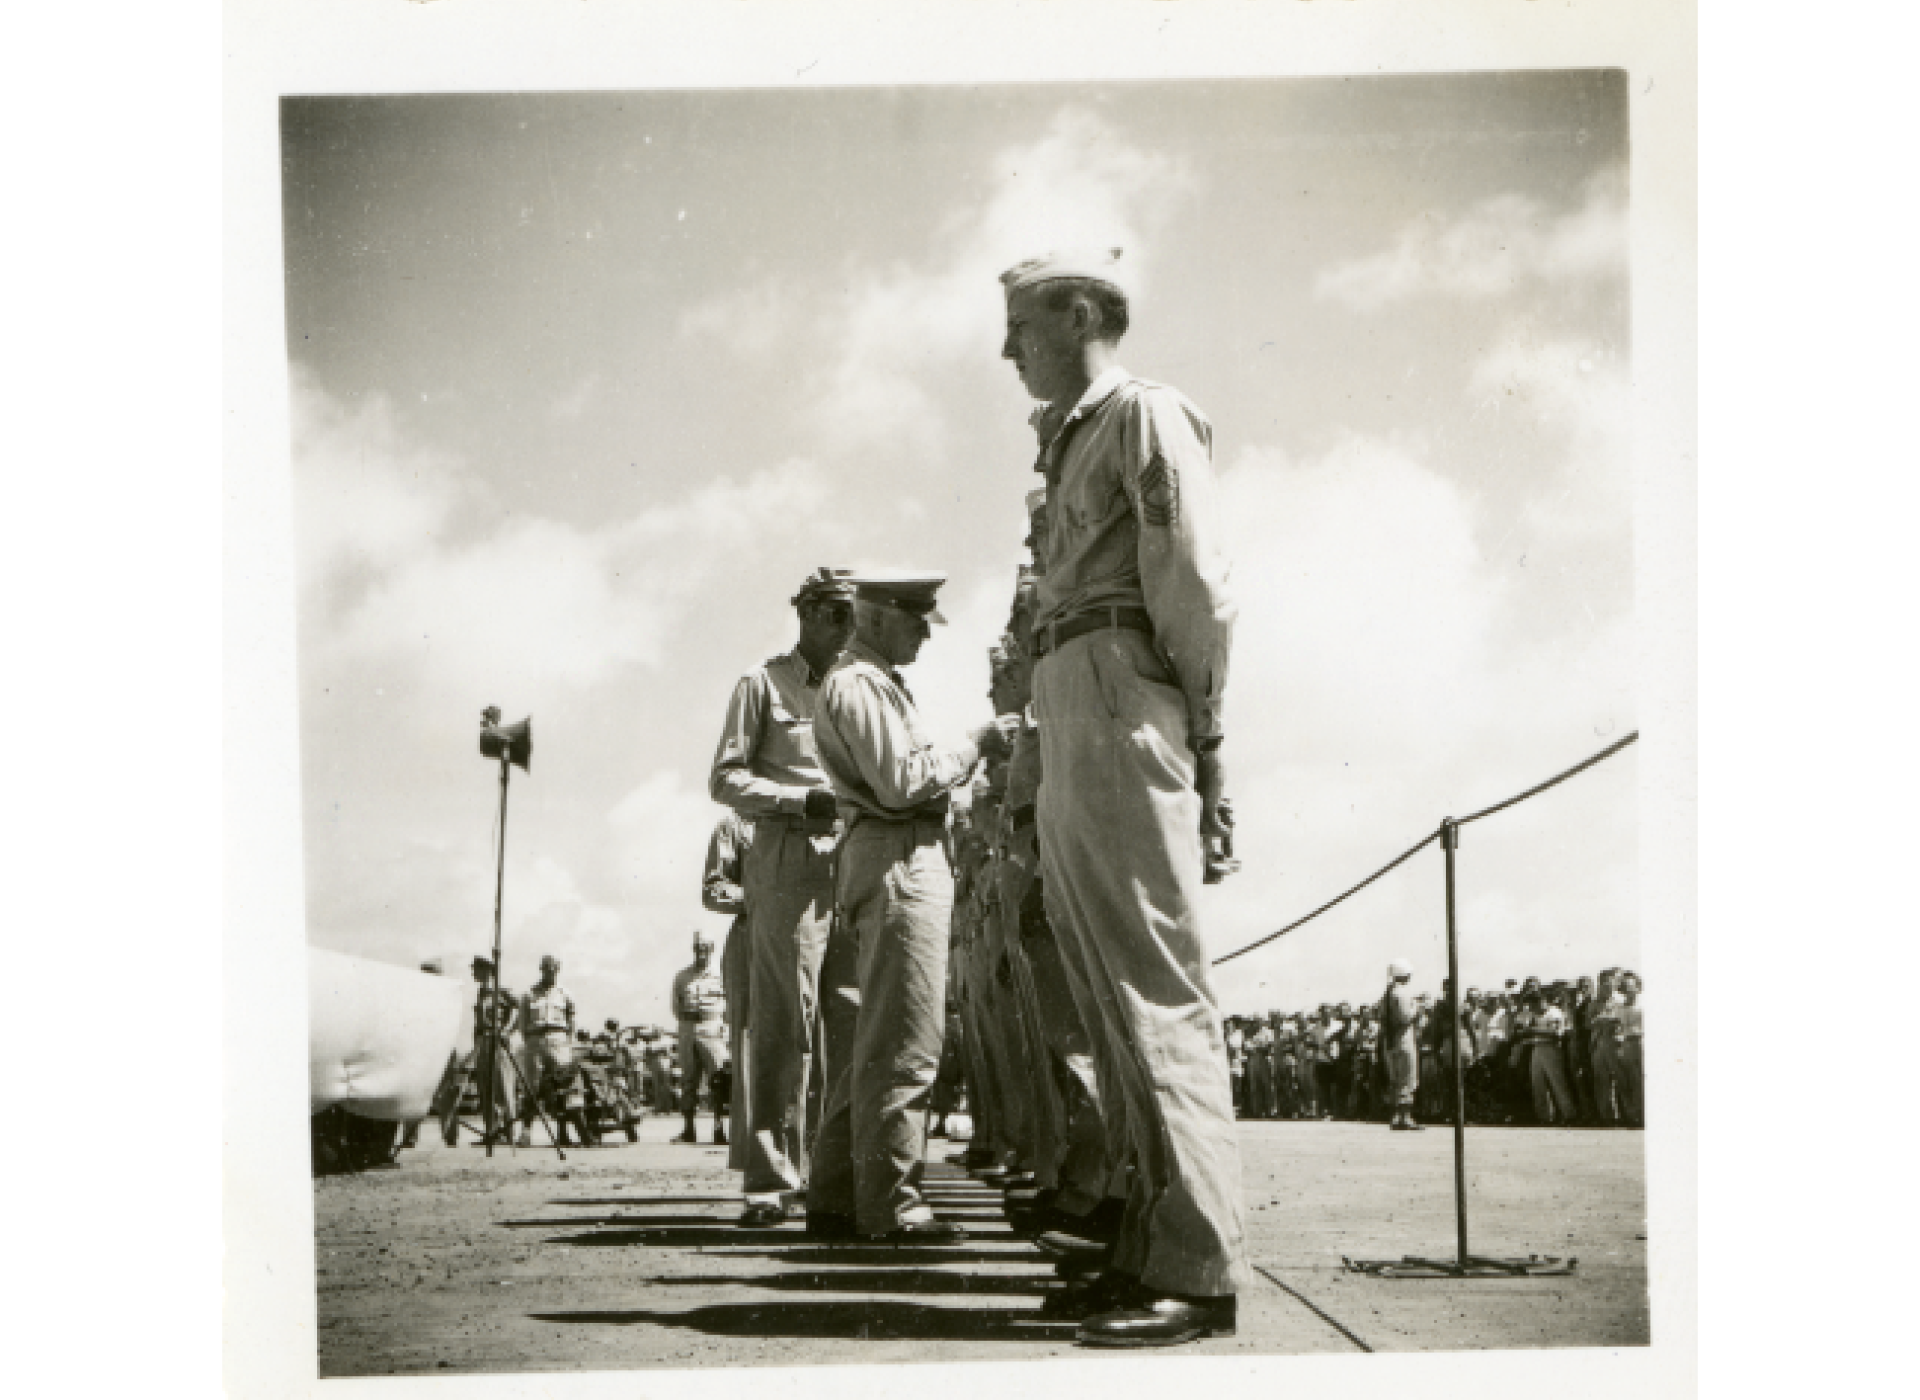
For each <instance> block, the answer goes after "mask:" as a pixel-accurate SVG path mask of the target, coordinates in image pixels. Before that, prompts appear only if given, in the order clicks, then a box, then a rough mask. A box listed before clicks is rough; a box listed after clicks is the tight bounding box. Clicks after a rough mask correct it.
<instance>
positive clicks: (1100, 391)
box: [1060, 365, 1133, 428]
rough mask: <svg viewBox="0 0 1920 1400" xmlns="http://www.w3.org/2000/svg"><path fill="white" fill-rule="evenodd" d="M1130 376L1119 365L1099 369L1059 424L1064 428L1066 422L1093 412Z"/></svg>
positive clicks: (1130, 376)
mask: <svg viewBox="0 0 1920 1400" xmlns="http://www.w3.org/2000/svg"><path fill="white" fill-rule="evenodd" d="M1131 378H1133V376H1132V375H1130V374H1128V373H1127V372H1126V371H1125V370H1124V369H1122V368H1120V366H1119V365H1108V366H1107V367H1106V368H1105V369H1103V370H1101V371H1100V373H1099V375H1098V376H1097V377H1096V378H1095V379H1094V381H1093V383H1091V384H1089V385H1087V392H1086V393H1084V394H1082V395H1081V396H1080V402H1078V403H1076V404H1075V405H1074V406H1073V409H1072V411H1071V412H1069V413H1068V414H1067V416H1066V417H1065V418H1064V419H1062V420H1061V423H1060V426H1061V427H1063V428H1064V427H1065V426H1066V425H1067V424H1068V423H1072V422H1076V421H1077V420H1079V419H1082V418H1085V417H1086V416H1087V415H1088V414H1090V413H1092V412H1094V411H1095V410H1096V409H1098V408H1099V407H1100V405H1101V404H1103V403H1105V402H1106V401H1107V400H1108V399H1110V398H1112V397H1113V391H1114V390H1115V389H1118V388H1119V387H1120V386H1121V385H1122V384H1125V383H1126V382H1127V381H1128V380H1129V379H1131Z"/></svg>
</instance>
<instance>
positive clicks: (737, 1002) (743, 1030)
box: [700, 811, 753, 1172]
mask: <svg viewBox="0 0 1920 1400" xmlns="http://www.w3.org/2000/svg"><path fill="white" fill-rule="evenodd" d="M752 845H753V825H752V823H750V822H748V821H747V819H746V818H744V817H742V816H741V815H740V814H739V813H738V812H733V811H729V812H728V813H727V814H726V815H725V816H723V817H721V818H720V820H719V821H718V822H716V823H714V827H713V835H712V836H710V837H709V838H708V839H707V867H706V872H705V875H704V877H703V878H702V879H701V882H700V902H701V904H703V905H705V906H706V908H707V910H708V911H709V912H710V913H714V914H731V915H733V927H731V928H729V929H728V930H727V944H726V947H725V948H723V949H721V951H720V983H721V986H722V987H724V988H725V989H726V994H727V1053H728V1055H729V1057H730V1058H731V1060H732V1073H731V1075H730V1078H731V1080H732V1092H731V1093H730V1094H729V1095H728V1096H727V1141H728V1143H729V1144H730V1146H729V1148H728V1150H727V1170H729V1171H736V1172H743V1171H745V1170H746V1169H747V1149H748V1147H749V1146H750V1145H751V1139H752V1136H753V1129H752V1127H751V1125H750V1122H749V1118H750V1115H749V1113H748V1111H747V1086H748V1084H749V1083H750V1082H751V1081H750V1076H749V1074H748V1072H747V1055H748V1045H749V1043H750V1042H749V1037H748V1035H747V1021H748V1017H749V1015H750V1012H749V1008H750V1007H751V1006H752V1005H753V999H752V993H751V990H750V985H749V984H750V983H751V981H752V974H753V966H752V953H753V949H752V940H751V939H750V938H748V936H747V892H746V884H745V880H746V876H745V870H746V860H747V849H748V847H750V846H752Z"/></svg>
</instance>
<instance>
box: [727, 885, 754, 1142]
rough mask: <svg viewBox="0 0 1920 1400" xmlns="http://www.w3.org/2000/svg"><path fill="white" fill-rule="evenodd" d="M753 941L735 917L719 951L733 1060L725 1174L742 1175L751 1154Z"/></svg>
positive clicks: (744, 922)
mask: <svg viewBox="0 0 1920 1400" xmlns="http://www.w3.org/2000/svg"><path fill="white" fill-rule="evenodd" d="M752 955H753V940H752V938H751V936H750V935H749V933H748V930H747V916H746V915H745V914H738V915H735V916H734V920H733V927H731V928H729V929H728V930H727V946H726V947H725V948H723V949H721V950H720V983H721V985H722V986H723V987H724V988H725V989H726V993H727V1053H728V1054H729V1055H730V1056H731V1057H732V1059H733V1095H732V1097H731V1098H730V1099H729V1100H728V1102H727V1170H728V1171H735V1172H744V1171H745V1170H746V1169H747V1157H748V1154H749V1152H750V1151H751V1150H752V1147H753V1144H752V1142H751V1141H750V1139H751V1138H752V1135H753V1127H752V1117H751V1115H750V1114H749V1113H748V1111H747V1103H748V1100H749V1097H750V1096H749V1093H748V1090H749V1088H750V1087H751V1084H752V1079H751V1073H750V1071H749V1069H748V1062H747V1043H748V1038H747V1018H748V1017H749V1016H750V1015H751V1014H752V1007H753V988H752V980H753V967H752Z"/></svg>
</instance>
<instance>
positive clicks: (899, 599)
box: [853, 569, 947, 623]
mask: <svg viewBox="0 0 1920 1400" xmlns="http://www.w3.org/2000/svg"><path fill="white" fill-rule="evenodd" d="M946 581H947V576H946V575H945V574H929V573H922V572H919V571H916V570H912V569H870V570H867V571H866V572H864V573H859V574H855V575H854V576H853V586H854V588H855V589H856V590H857V592H858V596H859V597H861V598H863V599H865V600H866V601H867V602H869V603H884V604H886V605H887V606H889V607H895V608H899V609H901V610H902V611H903V612H910V613H918V614H919V615H920V616H921V617H924V618H925V619H926V620H927V621H928V622H942V623H943V622H945V621H946V619H945V618H944V617H942V616H940V610H939V609H938V608H937V607H936V606H934V597H935V595H936V594H937V593H939V591H940V585H941V584H943V583H945V582H946Z"/></svg>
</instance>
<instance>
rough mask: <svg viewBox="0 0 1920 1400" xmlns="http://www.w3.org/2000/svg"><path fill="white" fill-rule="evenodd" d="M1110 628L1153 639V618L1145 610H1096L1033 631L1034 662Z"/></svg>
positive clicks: (1050, 623)
mask: <svg viewBox="0 0 1920 1400" xmlns="http://www.w3.org/2000/svg"><path fill="white" fill-rule="evenodd" d="M1109 627H1115V628H1124V629H1125V630H1127V631H1129V632H1145V633H1146V634H1147V635H1148V636H1149V637H1151V636H1152V635H1153V618H1152V617H1151V616H1150V615H1149V614H1148V612H1147V610H1146V609H1145V608H1097V609H1095V610H1094V611H1093V612H1087V613H1081V614H1080V615H1079V616H1078V617H1070V618H1068V619H1067V620H1066V621H1064V622H1049V623H1047V624H1046V625H1045V626H1044V627H1036V628H1034V629H1033V659H1034V660H1035V661H1038V660H1039V659H1040V658H1041V657H1043V656H1045V655H1046V654H1047V653H1048V652H1050V651H1055V650H1058V649H1059V647H1060V645H1061V644H1062V643H1064V642H1070V641H1072V640H1073V639H1074V638H1075V637H1084V636H1086V635H1087V633H1089V632H1099V631H1102V630H1104V629H1106V628H1109Z"/></svg>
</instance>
